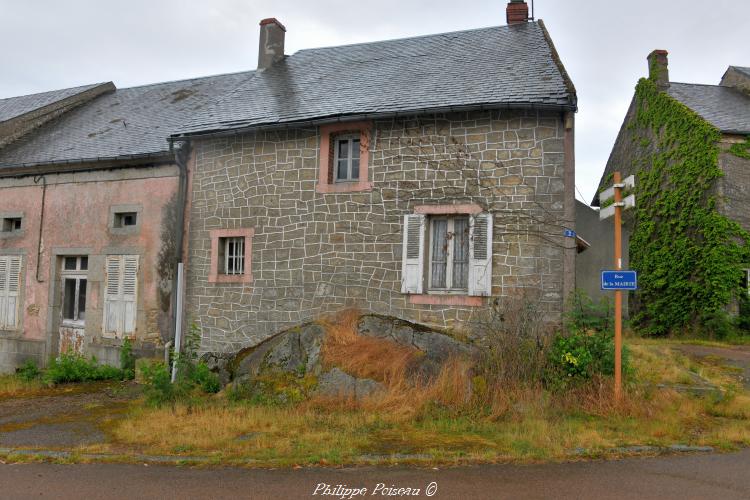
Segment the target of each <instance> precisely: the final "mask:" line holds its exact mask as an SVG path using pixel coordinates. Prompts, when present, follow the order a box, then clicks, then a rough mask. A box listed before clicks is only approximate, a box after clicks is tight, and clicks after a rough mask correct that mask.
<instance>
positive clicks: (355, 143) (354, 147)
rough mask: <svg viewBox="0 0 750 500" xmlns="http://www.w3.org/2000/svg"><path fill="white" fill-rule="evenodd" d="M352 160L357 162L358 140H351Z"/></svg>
mask: <svg viewBox="0 0 750 500" xmlns="http://www.w3.org/2000/svg"><path fill="white" fill-rule="evenodd" d="M352 158H354V159H357V160H359V139H352Z"/></svg>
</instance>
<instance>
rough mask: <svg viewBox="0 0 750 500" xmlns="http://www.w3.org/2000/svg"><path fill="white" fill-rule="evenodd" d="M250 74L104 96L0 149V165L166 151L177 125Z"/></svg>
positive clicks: (123, 91) (125, 155)
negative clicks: (171, 134) (168, 139)
mask: <svg viewBox="0 0 750 500" xmlns="http://www.w3.org/2000/svg"><path fill="white" fill-rule="evenodd" d="M252 74H253V72H252V71H248V72H243V73H234V74H227V75H218V76H209V77H205V78H195V79H190V80H181V81H174V82H167V83H157V84H153V85H144V86H140V87H132V88H124V89H117V90H116V91H114V92H111V93H108V94H104V95H101V96H99V97H96V98H95V99H93V100H92V101H91V102H89V103H87V104H85V105H83V106H80V107H77V108H75V109H73V110H71V111H69V112H67V113H65V114H63V115H62V116H60V117H58V118H56V119H55V120H52V121H50V122H48V123H46V124H45V125H43V126H41V127H40V128H39V129H37V130H35V131H34V132H32V133H29V134H27V135H25V136H23V137H22V138H21V139H19V140H17V141H15V142H12V143H11V144H10V145H9V146H6V147H5V148H2V149H0V170H3V169H7V168H10V167H17V166H22V165H27V166H31V165H41V164H53V163H78V162H86V161H96V160H112V159H125V158H134V157H148V156H153V155H159V154H164V153H167V152H168V151H169V144H168V142H167V138H168V137H169V135H170V133H171V132H172V131H173V130H175V129H176V128H177V127H178V126H180V125H181V124H182V123H184V122H185V121H187V120H188V119H189V118H190V117H191V116H192V115H193V114H195V113H197V112H199V111H200V110H201V109H202V108H203V107H204V106H206V105H207V104H208V103H209V102H211V101H213V100H215V99H217V98H218V97H219V96H221V95H224V94H226V93H227V92H229V91H230V90H232V89H234V88H236V87H237V86H238V85H239V84H240V83H242V82H243V81H244V80H246V79H247V78H248V77H250V76H251V75H252ZM52 93H53V92H47V93H45V94H52ZM15 99H20V98H15ZM0 102H2V101H0Z"/></svg>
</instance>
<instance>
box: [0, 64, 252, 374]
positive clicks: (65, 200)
mask: <svg viewBox="0 0 750 500" xmlns="http://www.w3.org/2000/svg"><path fill="white" fill-rule="evenodd" d="M247 76H248V74H247V73H241V74H237V75H223V76H215V77H209V78H199V79H195V80H187V81H180V82H168V83H162V84H156V85H146V86H142V87H134V88H125V89H116V88H115V86H114V85H113V84H112V83H103V84H95V85H88V86H84V87H78V88H72V89H64V90H58V91H52V92H45V93H41V94H34V95H28V96H21V97H14V98H8V99H0V372H7V371H12V370H13V369H14V368H16V367H17V366H18V365H19V364H21V363H23V362H24V361H25V360H27V359H33V360H35V361H36V362H37V363H38V364H40V365H43V364H44V363H45V362H46V360H47V359H48V358H49V356H50V355H56V354H57V353H59V352H61V351H65V350H68V349H73V350H76V351H79V352H85V353H87V354H94V355H96V356H97V358H98V359H99V360H102V361H105V362H109V363H114V364H116V363H119V359H118V347H119V346H120V345H121V343H122V341H123V338H125V337H130V338H133V339H134V340H135V344H136V346H137V347H138V348H140V349H144V350H146V351H151V352H153V351H154V350H155V349H156V348H158V347H159V346H162V345H163V344H164V343H165V342H167V341H169V339H170V337H171V335H172V327H171V325H172V313H171V311H172V307H171V303H172V295H173V294H172V286H173V283H172V282H173V279H172V278H173V274H174V267H175V263H176V261H177V260H178V259H177V256H178V251H179V244H180V242H181V241H182V238H181V236H180V235H181V224H180V222H181V214H182V206H183V205H184V200H183V199H181V197H180V192H181V191H180V185H181V183H182V184H184V182H183V181H181V179H184V175H181V171H182V170H181V168H180V167H179V161H180V159H179V154H178V155H176V154H175V151H173V150H172V149H171V148H170V145H169V143H168V142H167V140H166V139H167V136H168V134H169V132H170V131H171V130H173V129H174V128H176V127H177V126H178V125H179V124H180V123H182V122H184V121H185V120H187V118H188V117H189V116H190V115H192V114H193V113H194V112H195V110H196V109H199V108H200V107H201V106H204V105H205V104H206V103H207V102H209V101H210V100H212V99H214V98H215V97H216V96H218V95H222V94H223V93H225V92H227V91H228V90H231V89H232V88H234V87H235V86H236V85H238V83H239V82H240V81H241V80H243V79H244V78H246V77H247Z"/></svg>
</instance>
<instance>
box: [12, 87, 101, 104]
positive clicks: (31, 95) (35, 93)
mask: <svg viewBox="0 0 750 500" xmlns="http://www.w3.org/2000/svg"><path fill="white" fill-rule="evenodd" d="M107 83H111V82H97V83H88V84H86V85H76V86H75V87H65V88H62V89H52V90H45V91H42V92H33V93H31V94H21V95H14V96H10V97H1V98H0V102H2V101H7V100H10V99H20V98H21V97H34V96H40V95H42V94H51V93H53V92H63V91H65V90H76V89H83V88H86V87H90V88H93V87H98V86H99V85H106V84H107Z"/></svg>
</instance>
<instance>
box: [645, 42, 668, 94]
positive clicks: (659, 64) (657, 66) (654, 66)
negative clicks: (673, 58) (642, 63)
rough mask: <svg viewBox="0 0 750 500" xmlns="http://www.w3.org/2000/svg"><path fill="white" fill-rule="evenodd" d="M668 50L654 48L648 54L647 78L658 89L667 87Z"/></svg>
mask: <svg viewBox="0 0 750 500" xmlns="http://www.w3.org/2000/svg"><path fill="white" fill-rule="evenodd" d="M668 55H669V52H667V51H666V50H658V49H657V50H654V51H653V52H651V53H650V54H649V55H648V78H649V80H651V81H652V82H654V83H655V84H656V86H657V87H658V88H659V90H664V89H666V88H667V87H669V59H668V57H667V56H668Z"/></svg>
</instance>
